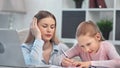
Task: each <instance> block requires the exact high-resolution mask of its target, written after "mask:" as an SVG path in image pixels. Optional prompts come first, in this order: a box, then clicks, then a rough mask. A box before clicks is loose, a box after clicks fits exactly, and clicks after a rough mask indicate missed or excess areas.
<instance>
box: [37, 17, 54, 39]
mask: <svg viewBox="0 0 120 68" xmlns="http://www.w3.org/2000/svg"><path fill="white" fill-rule="evenodd" d="M38 27H39V29H40V31H41V35H42V39H43V40H44V41H50V40H51V39H52V37H53V35H54V33H55V28H56V26H55V20H54V19H53V18H52V17H47V18H43V19H41V20H40V21H39V22H38Z"/></svg>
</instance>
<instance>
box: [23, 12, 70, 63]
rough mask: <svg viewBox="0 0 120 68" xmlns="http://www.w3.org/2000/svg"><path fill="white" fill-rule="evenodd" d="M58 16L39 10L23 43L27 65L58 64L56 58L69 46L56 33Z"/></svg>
mask: <svg viewBox="0 0 120 68" xmlns="http://www.w3.org/2000/svg"><path fill="white" fill-rule="evenodd" d="M55 32H56V18H55V16H54V15H53V14H51V13H50V12H48V11H39V12H38V13H37V14H36V15H35V16H34V18H33V21H32V23H31V25H30V30H29V35H28V37H27V39H26V41H25V43H24V44H23V45H22V51H23V55H24V59H25V63H26V65H43V64H56V65H58V64H59V63H56V62H55V61H57V60H56V59H55V58H56V57H57V56H58V55H60V54H62V52H61V51H62V50H61V49H63V50H67V49H68V47H67V46H65V45H64V44H62V43H60V42H59V41H58V39H57V38H56V35H55Z"/></svg>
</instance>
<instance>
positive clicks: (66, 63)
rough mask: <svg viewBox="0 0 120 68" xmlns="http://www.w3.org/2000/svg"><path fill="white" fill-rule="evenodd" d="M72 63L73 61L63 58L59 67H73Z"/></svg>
mask: <svg viewBox="0 0 120 68" xmlns="http://www.w3.org/2000/svg"><path fill="white" fill-rule="evenodd" d="M73 62H74V60H72V59H69V58H64V59H63V60H62V63H61V65H62V66H64V67H73V66H74V65H73ZM74 67H75V66H74Z"/></svg>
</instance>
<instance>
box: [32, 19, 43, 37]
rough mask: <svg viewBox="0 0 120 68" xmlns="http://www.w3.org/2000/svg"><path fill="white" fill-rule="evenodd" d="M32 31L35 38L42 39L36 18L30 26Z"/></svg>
mask: <svg viewBox="0 0 120 68" xmlns="http://www.w3.org/2000/svg"><path fill="white" fill-rule="evenodd" d="M30 31H31V33H32V35H33V36H35V38H37V39H41V31H40V29H39V28H38V25H37V18H35V17H34V18H33V21H32V23H31V25H30Z"/></svg>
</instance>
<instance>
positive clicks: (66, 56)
mask: <svg viewBox="0 0 120 68" xmlns="http://www.w3.org/2000/svg"><path fill="white" fill-rule="evenodd" d="M62 52H63V54H64V55H65V57H66V58H68V56H67V54H66V53H65V52H64V50H63V49H62Z"/></svg>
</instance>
